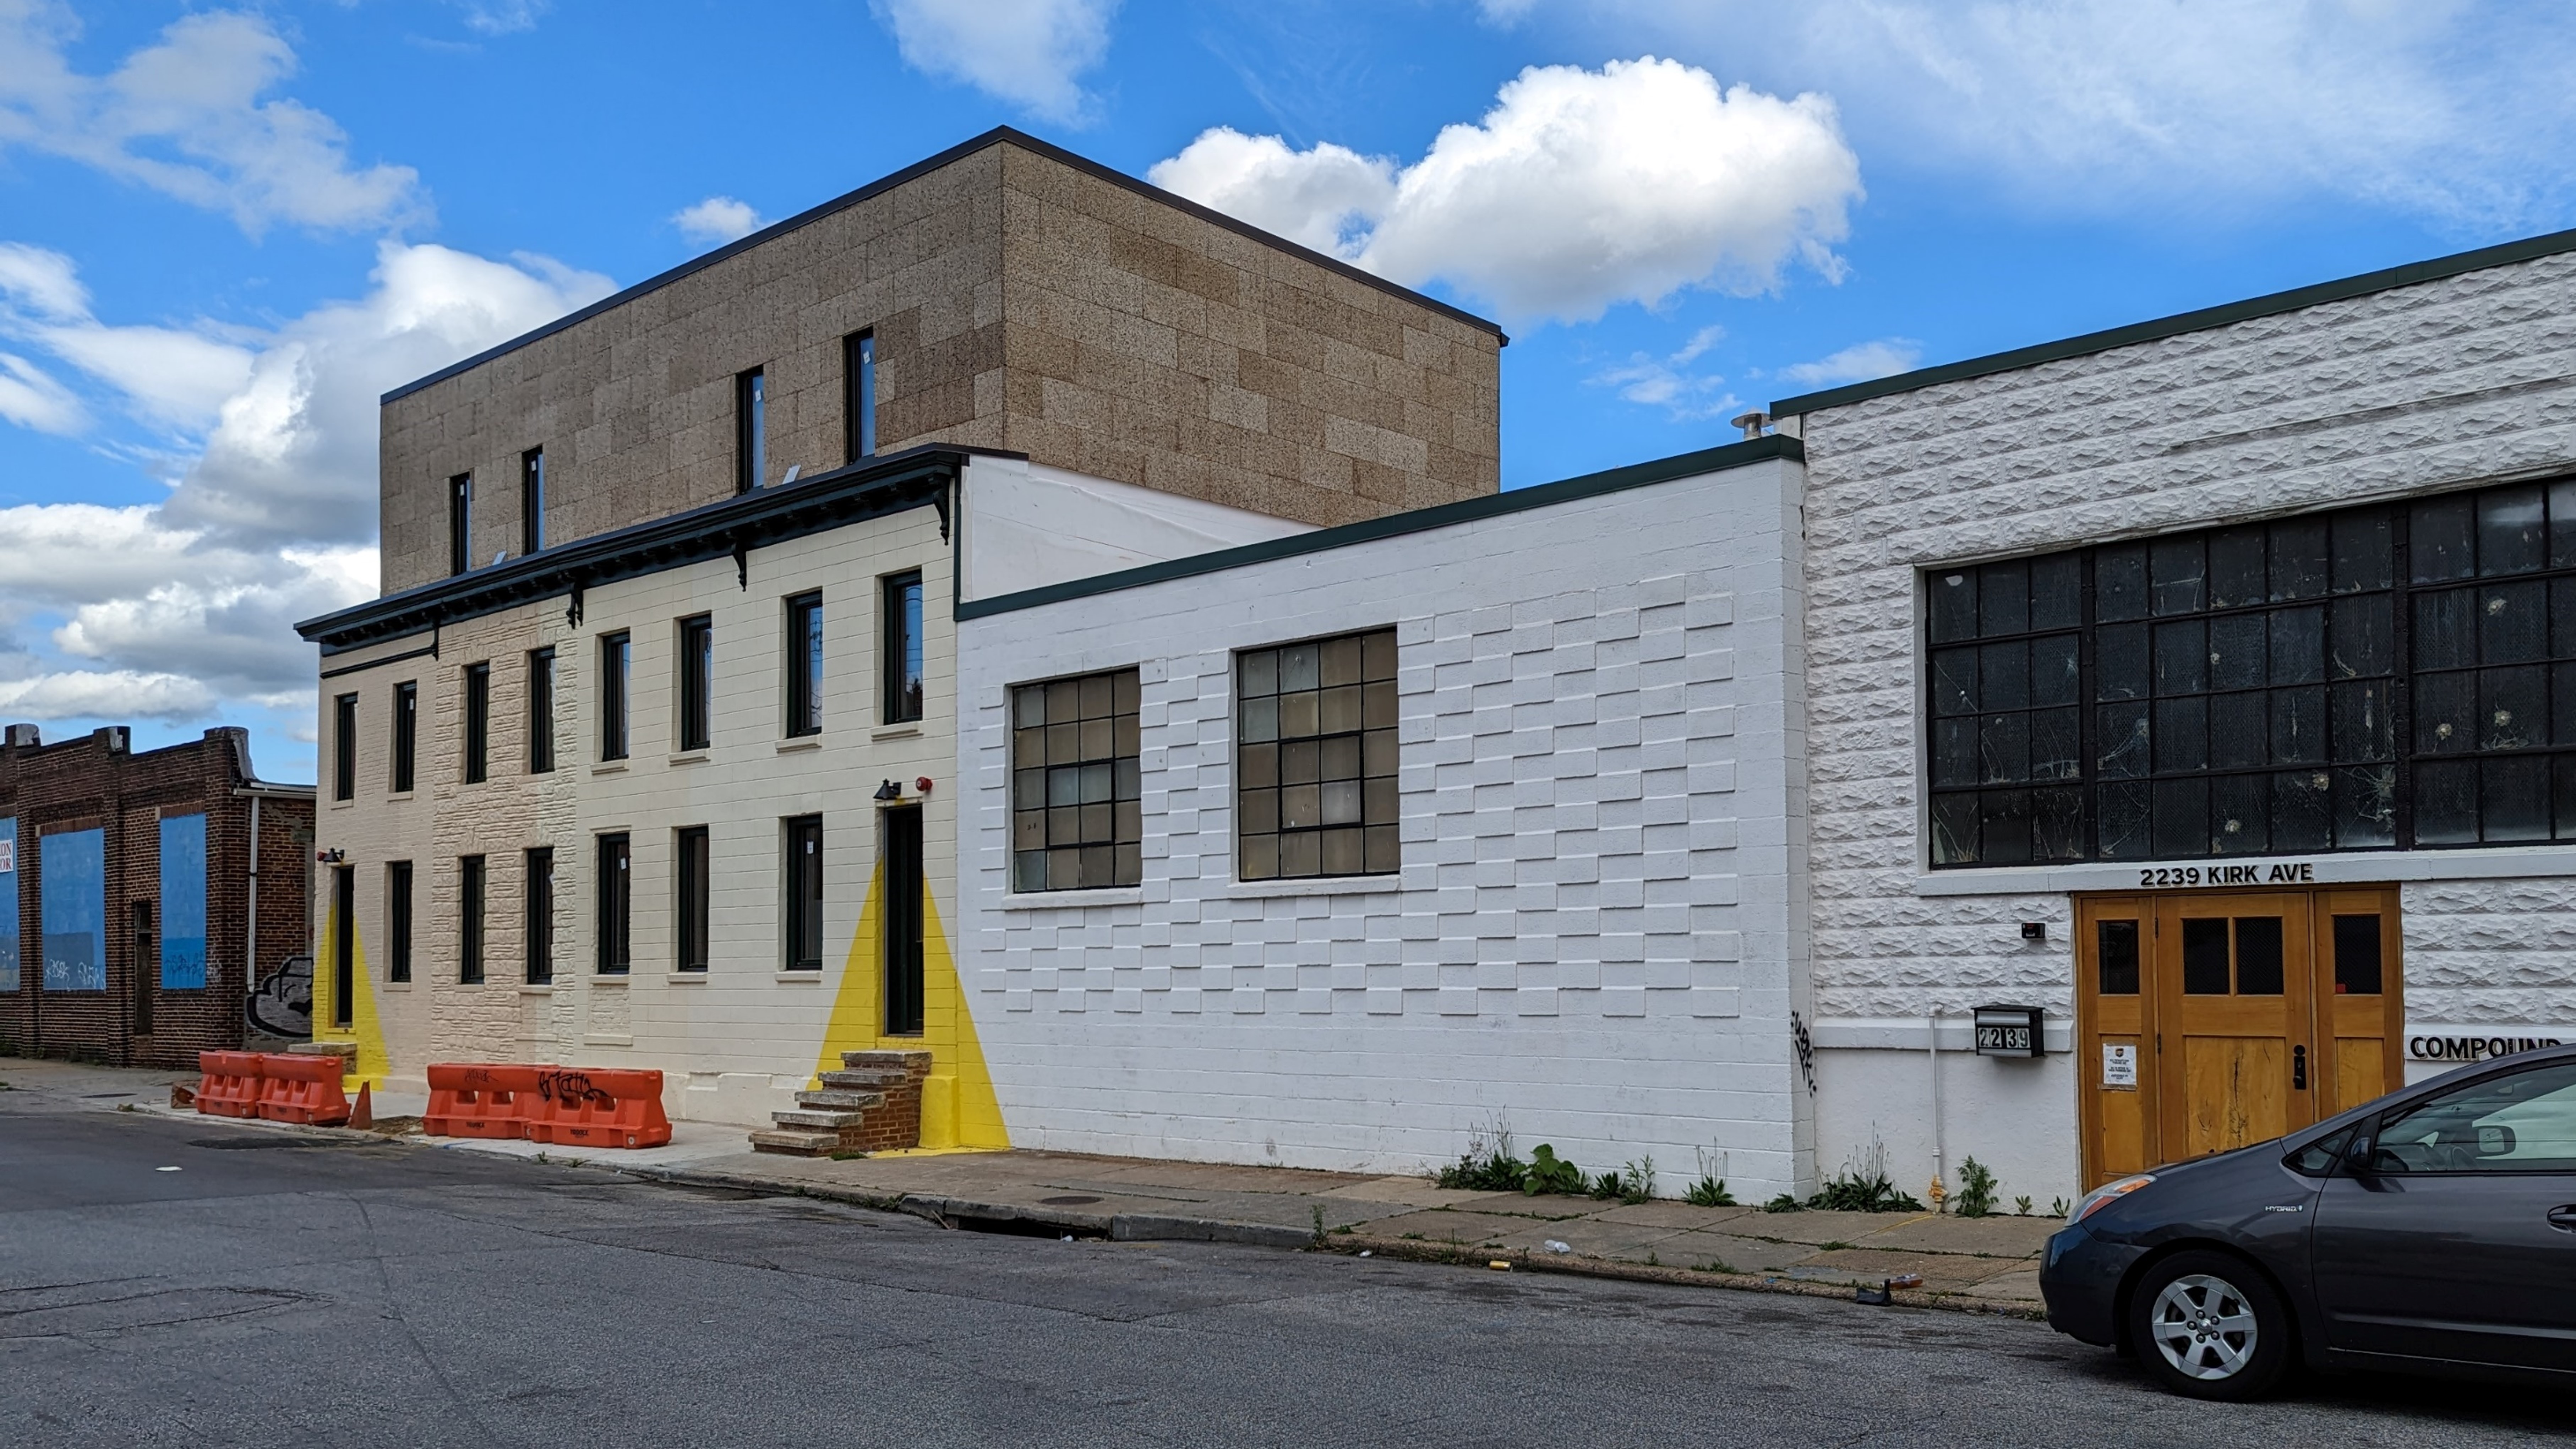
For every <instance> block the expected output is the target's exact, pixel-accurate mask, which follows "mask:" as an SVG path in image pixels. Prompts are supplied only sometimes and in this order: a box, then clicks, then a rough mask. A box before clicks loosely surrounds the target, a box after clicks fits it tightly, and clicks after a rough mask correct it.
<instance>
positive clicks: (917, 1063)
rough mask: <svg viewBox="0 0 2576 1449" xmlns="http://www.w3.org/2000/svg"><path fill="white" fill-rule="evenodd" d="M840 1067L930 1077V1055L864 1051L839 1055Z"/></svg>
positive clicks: (907, 1052) (925, 1053)
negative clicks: (865, 1068)
mask: <svg viewBox="0 0 2576 1449" xmlns="http://www.w3.org/2000/svg"><path fill="white" fill-rule="evenodd" d="M841 1065H842V1066H845V1067H851V1068H862V1067H884V1068H888V1069H891V1070H894V1071H900V1072H907V1073H911V1074H914V1075H918V1076H924V1077H926V1076H929V1075H930V1053H928V1052H909V1051H864V1052H843V1053H841Z"/></svg>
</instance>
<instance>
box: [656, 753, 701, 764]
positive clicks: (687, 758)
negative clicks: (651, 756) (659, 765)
mask: <svg viewBox="0 0 2576 1449" xmlns="http://www.w3.org/2000/svg"><path fill="white" fill-rule="evenodd" d="M706 762H707V752H706V751H704V750H683V751H681V752H680V753H679V754H676V755H673V756H672V757H671V758H670V759H669V760H668V761H666V762H665V763H668V764H673V765H703V764H705V763H706Z"/></svg>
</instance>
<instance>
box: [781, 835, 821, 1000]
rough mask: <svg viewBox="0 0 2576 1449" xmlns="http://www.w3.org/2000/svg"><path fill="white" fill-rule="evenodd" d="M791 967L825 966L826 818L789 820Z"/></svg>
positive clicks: (787, 894) (817, 969) (788, 961)
mask: <svg viewBox="0 0 2576 1449" xmlns="http://www.w3.org/2000/svg"><path fill="white" fill-rule="evenodd" d="M786 844H787V860H786V867H787V868H786V870H785V871H784V872H783V874H784V875H785V876H786V880H785V882H784V884H785V886H786V896H787V899H786V902H785V905H786V907H787V913H786V914H787V969H788V970H790V971H820V970H822V969H823V817H822V816H820V815H802V816H798V817H797V818H796V819H793V820H790V821H788V822H787V830H786Z"/></svg>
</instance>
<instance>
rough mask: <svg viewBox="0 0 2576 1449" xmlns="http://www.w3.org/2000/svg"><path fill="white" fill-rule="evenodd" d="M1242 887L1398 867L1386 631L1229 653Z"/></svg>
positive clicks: (1391, 664) (1391, 657)
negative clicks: (1232, 667) (1232, 675)
mask: <svg viewBox="0 0 2576 1449" xmlns="http://www.w3.org/2000/svg"><path fill="white" fill-rule="evenodd" d="M1235 681H1236V696H1235V715H1236V732H1235V739H1236V741H1237V744H1236V752H1235V763H1236V771H1237V774H1238V777H1239V779H1240V781H1241V783H1240V785H1239V786H1238V789H1237V799H1238V809H1237V815H1238V819H1239V824H1238V826H1237V829H1238V832H1239V839H1240V841H1241V846H1242V859H1241V862H1240V865H1241V875H1242V878H1243V879H1245V880H1269V879H1272V878H1274V877H1288V876H1316V875H1378V874H1383V873H1386V872H1389V871H1393V870H1394V869H1395V868H1396V866H1397V846H1396V808H1397V806H1396V790H1395V631H1394V630H1392V629H1380V630H1377V631H1375V632H1373V633H1368V634H1348V635H1344V636H1343V637H1341V638H1339V639H1319V640H1313V641H1310V642H1308V643H1304V644H1289V645H1285V646H1282V647H1280V648H1276V649H1251V650H1246V651H1245V652H1243V653H1241V654H1238V655H1236V656H1235Z"/></svg>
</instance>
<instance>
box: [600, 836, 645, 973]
mask: <svg viewBox="0 0 2576 1449" xmlns="http://www.w3.org/2000/svg"><path fill="white" fill-rule="evenodd" d="M631 864H633V862H632V861H631V860H630V859H629V854H628V851H627V848H626V836H625V835H624V834H623V833H620V834H616V835H603V836H601V837H599V879H598V882H597V884H596V885H595V886H594V889H596V890H597V891H598V893H599V930H598V932H597V937H598V939H597V951H598V966H599V974H600V975H602V976H623V975H625V974H626V973H627V972H628V970H630V969H631V968H632V967H633V965H634V959H635V958H634V955H633V953H632V951H631V949H630V946H631V943H632V941H633V939H634V937H633V927H634V923H635V883H634V879H633V877H632V874H631V872H630V871H629V869H628V867H629V866H630V865H631Z"/></svg>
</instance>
